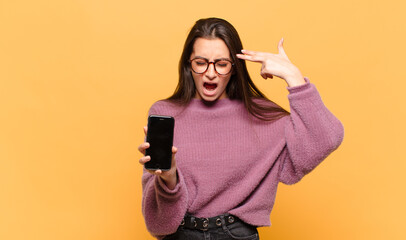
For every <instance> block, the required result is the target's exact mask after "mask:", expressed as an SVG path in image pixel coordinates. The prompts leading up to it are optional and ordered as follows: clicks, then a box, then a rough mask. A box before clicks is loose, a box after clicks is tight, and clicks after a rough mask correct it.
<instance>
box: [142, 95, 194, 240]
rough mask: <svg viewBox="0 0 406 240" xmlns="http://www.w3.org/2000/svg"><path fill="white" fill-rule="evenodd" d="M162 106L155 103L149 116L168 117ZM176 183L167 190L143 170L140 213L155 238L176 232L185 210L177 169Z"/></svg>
mask: <svg viewBox="0 0 406 240" xmlns="http://www.w3.org/2000/svg"><path fill="white" fill-rule="evenodd" d="M163 107H164V106H162V104H159V102H158V104H157V103H155V104H154V105H153V106H152V107H151V109H150V111H149V115H151V114H155V115H170V114H168V113H165V109H164V108H163ZM177 175H178V183H177V185H176V186H175V189H173V190H171V189H169V188H168V187H167V186H166V184H165V183H164V182H163V181H162V179H161V178H160V177H158V176H156V175H153V174H150V173H149V172H147V171H146V170H145V169H144V173H143V176H142V188H143V195H142V213H143V215H144V219H145V224H146V226H147V229H148V231H149V232H150V233H151V234H152V235H154V236H155V237H157V238H159V239H160V238H162V237H163V236H164V235H168V234H171V233H174V232H176V230H177V228H178V226H179V225H180V223H181V221H182V219H183V217H184V215H185V214H186V208H187V189H186V185H185V182H184V179H183V175H182V172H181V171H180V170H179V168H178V169H177Z"/></svg>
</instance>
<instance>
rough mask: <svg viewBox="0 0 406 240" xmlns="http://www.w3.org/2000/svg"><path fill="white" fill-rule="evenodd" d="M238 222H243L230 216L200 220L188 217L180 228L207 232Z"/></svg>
mask: <svg viewBox="0 0 406 240" xmlns="http://www.w3.org/2000/svg"><path fill="white" fill-rule="evenodd" d="M236 221H241V220H240V219H238V218H237V217H236V216H233V215H230V214H224V215H219V216H216V217H211V218H198V217H193V216H190V215H186V216H185V217H184V218H183V220H182V222H181V224H180V226H181V227H184V228H189V229H198V230H202V231H207V230H209V229H212V228H218V227H221V226H223V225H229V224H231V223H234V222H236Z"/></svg>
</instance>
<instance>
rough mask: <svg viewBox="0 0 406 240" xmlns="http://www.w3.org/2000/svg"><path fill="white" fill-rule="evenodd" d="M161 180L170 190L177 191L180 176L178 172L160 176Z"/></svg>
mask: <svg viewBox="0 0 406 240" xmlns="http://www.w3.org/2000/svg"><path fill="white" fill-rule="evenodd" d="M160 178H161V180H162V181H163V182H164V183H165V185H166V186H167V187H168V188H169V189H170V190H173V189H175V187H176V184H177V183H178V176H177V172H176V171H175V173H174V174H170V175H168V176H160Z"/></svg>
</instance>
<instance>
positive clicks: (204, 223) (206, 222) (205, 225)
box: [203, 218, 209, 228]
mask: <svg viewBox="0 0 406 240" xmlns="http://www.w3.org/2000/svg"><path fill="white" fill-rule="evenodd" d="M208 226H209V219H207V218H206V219H204V221H203V227H204V228H207V227H208Z"/></svg>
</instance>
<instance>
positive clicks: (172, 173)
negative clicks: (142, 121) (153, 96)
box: [138, 126, 178, 190]
mask: <svg viewBox="0 0 406 240" xmlns="http://www.w3.org/2000/svg"><path fill="white" fill-rule="evenodd" d="M147 131H148V128H147V127H146V126H145V127H144V134H145V135H147ZM147 148H149V143H148V142H144V143H142V144H141V145H140V146H139V147H138V151H140V152H141V153H142V155H144V156H143V157H141V158H140V160H139V162H140V164H141V165H142V166H144V165H145V163H146V162H149V161H150V160H151V157H150V156H145V150H146V149H147ZM177 151H178V149H177V148H176V147H174V146H172V164H171V169H169V170H168V171H162V170H161V169H158V170H155V171H154V170H148V169H146V171H148V172H149V173H151V174H154V175H156V176H158V177H160V178H161V179H162V180H163V181H164V182H165V184H166V186H167V187H168V188H169V189H171V190H172V189H175V186H176V184H177V182H178V177H177V173H176V161H175V154H176V152H177Z"/></svg>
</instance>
